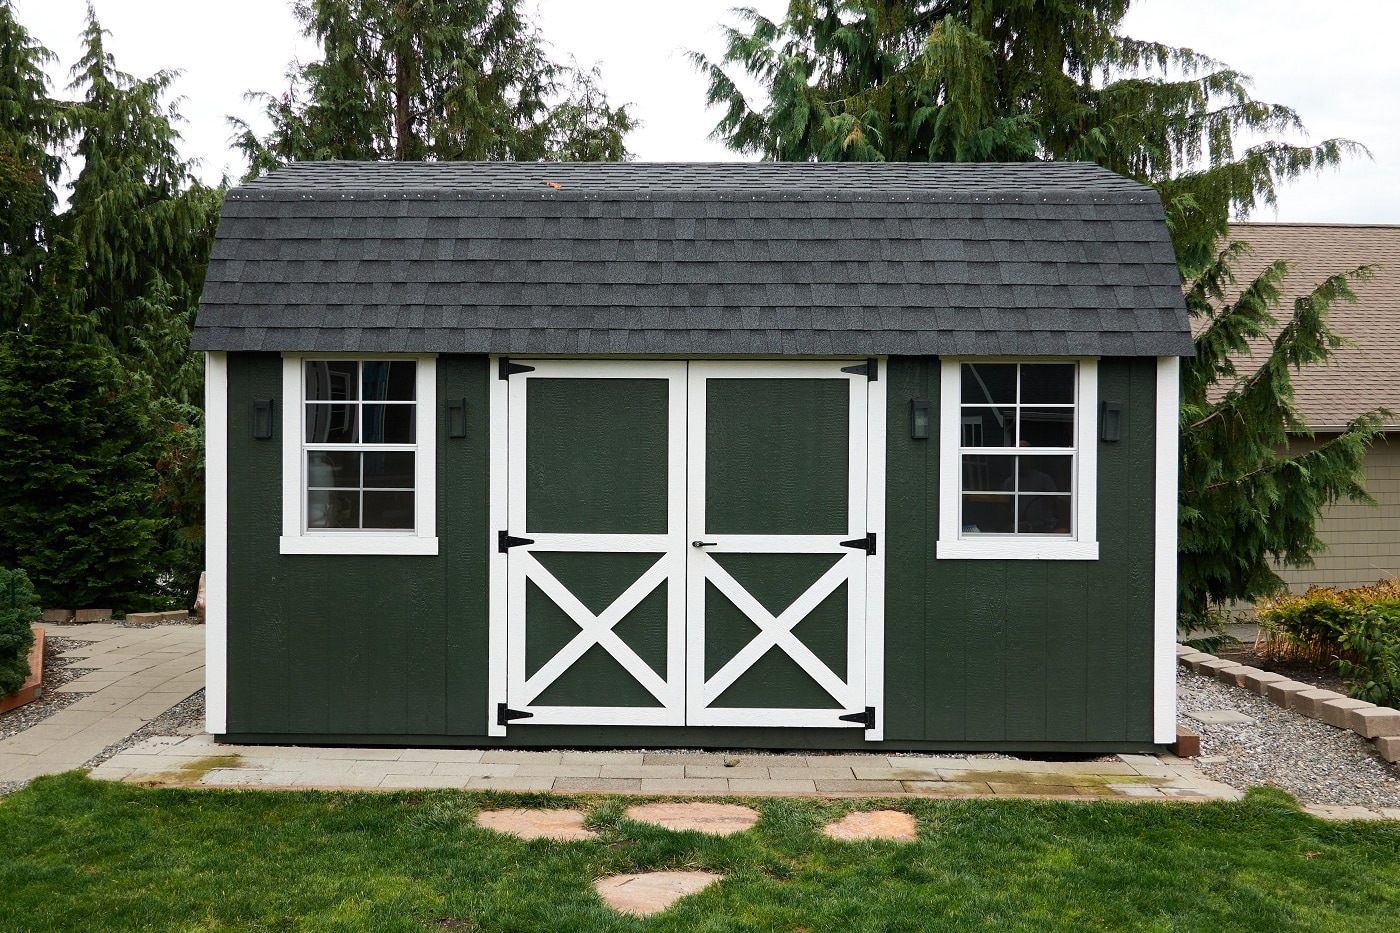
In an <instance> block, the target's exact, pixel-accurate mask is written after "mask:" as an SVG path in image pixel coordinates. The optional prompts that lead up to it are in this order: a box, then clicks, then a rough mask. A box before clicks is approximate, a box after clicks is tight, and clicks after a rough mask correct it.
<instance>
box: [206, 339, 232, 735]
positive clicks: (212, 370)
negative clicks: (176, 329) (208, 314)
mask: <svg viewBox="0 0 1400 933" xmlns="http://www.w3.org/2000/svg"><path fill="white" fill-rule="evenodd" d="M204 434H205V447H204V521H205V528H204V571H205V578H204V728H205V730H206V731H208V732H210V733H212V734H214V735H223V734H225V733H226V732H228V357H227V355H225V354H223V353H215V352H210V353H206V354H205V355H204Z"/></svg>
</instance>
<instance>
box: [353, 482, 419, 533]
mask: <svg viewBox="0 0 1400 933" xmlns="http://www.w3.org/2000/svg"><path fill="white" fill-rule="evenodd" d="M364 527H365V528H399V529H412V528H413V493H411V492H375V491H374V490H371V489H366V490H365V510H364Z"/></svg>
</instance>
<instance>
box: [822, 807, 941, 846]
mask: <svg viewBox="0 0 1400 933" xmlns="http://www.w3.org/2000/svg"><path fill="white" fill-rule="evenodd" d="M822 832H824V833H826V834H827V835H828V836H830V837H831V838H832V839H843V840H848V841H855V840H859V839H898V840H901V841H907V840H912V839H916V838H918V827H917V826H916V825H915V823H914V817H912V816H910V815H909V814H908V813H905V812H904V811H902V810H862V811H859V812H856V813H848V814H846V816H845V817H844V818H842V819H839V820H837V821H836V822H835V823H828V824H826V825H825V826H823V827H822Z"/></svg>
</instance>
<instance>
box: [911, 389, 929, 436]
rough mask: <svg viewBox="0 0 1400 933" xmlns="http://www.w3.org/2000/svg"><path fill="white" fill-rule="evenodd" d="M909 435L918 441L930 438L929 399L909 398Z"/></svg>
mask: <svg viewBox="0 0 1400 933" xmlns="http://www.w3.org/2000/svg"><path fill="white" fill-rule="evenodd" d="M909 436H910V437H912V438H913V439H914V440H916V441H926V440H928V399H926V398H914V399H910V400H909Z"/></svg>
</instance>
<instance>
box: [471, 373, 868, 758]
mask: <svg viewBox="0 0 1400 933" xmlns="http://www.w3.org/2000/svg"><path fill="white" fill-rule="evenodd" d="M874 365H875V364H874V362H873V361H871V362H870V363H864V364H863V363H859V362H825V361H822V362H806V361H803V362H782V363H751V362H719V361H715V362H690V363H686V362H632V361H627V362H622V361H548V360H541V361H529V362H528V363H524V364H521V363H518V362H516V363H506V362H504V361H502V369H501V376H502V379H503V380H504V398H503V399H501V403H502V404H503V406H504V408H505V409H506V410H505V412H504V414H505V417H506V422H507V434H508V438H509V440H508V444H507V450H506V458H505V460H506V462H505V463H504V464H503V466H504V468H505V473H506V483H505V490H504V493H505V495H504V499H505V515H504V522H503V524H504V526H505V527H504V528H503V529H502V530H500V531H499V532H498V536H499V540H498V541H497V542H495V543H496V544H497V545H498V554H499V556H498V558H497V564H496V568H497V572H498V573H499V572H500V571H501V565H502V564H504V578H505V580H504V583H505V585H504V592H503V593H502V592H501V590H500V589H499V588H498V589H497V594H498V595H500V596H504V603H505V611H504V616H505V618H504V627H505V637H504V639H503V642H504V644H503V645H502V644H499V642H500V641H502V640H500V639H498V645H497V650H496V651H495V652H494V654H495V655H496V656H494V657H493V658H492V664H493V666H497V665H503V666H504V669H505V676H504V677H503V678H501V677H497V678H494V680H495V689H496V690H497V691H503V692H504V697H501V696H500V695H499V693H498V694H497V696H495V697H493V701H494V703H493V711H492V712H493V714H494V715H493V720H494V728H493V731H495V732H497V734H500V733H501V732H503V731H504V727H505V726H506V725H507V724H510V725H512V726H524V725H528V724H580V725H669V726H681V725H688V726H808V727H847V728H858V729H865V730H867V735H870V736H872V737H875V736H878V735H879V734H880V732H881V731H882V730H880V729H878V728H877V724H876V721H875V719H876V716H877V713H878V707H879V705H880V704H879V702H878V698H877V697H876V696H874V693H875V692H876V691H877V690H878V688H879V682H878V681H879V677H878V674H876V675H875V676H874V677H872V676H871V671H870V667H871V665H872V662H874V663H878V662H879V660H880V659H879V657H878V655H879V645H880V637H879V636H880V623H881V620H880V618H879V616H880V614H881V612H880V603H881V601H880V599H879V598H878V593H876V592H872V586H874V587H875V588H876V589H877V590H878V588H879V584H880V574H879V567H880V561H879V558H878V546H879V540H878V537H879V536H878V533H877V531H878V529H877V528H876V524H877V521H875V520H876V519H879V518H880V517H881V516H879V515H874V514H872V509H871V503H872V500H876V501H878V500H879V499H880V498H882V497H880V496H872V489H871V487H872V482H871V475H870V474H871V473H872V472H873V471H879V470H880V469H882V466H883V457H882V455H880V449H882V447H883V438H882V437H881V438H872V436H871V424H870V422H871V421H872V419H871V417H870V412H871V411H872V409H874V410H876V411H879V410H880V409H879V408H877V407H876V406H877V404H878V400H876V399H874V397H873V396H874V390H873V389H872V386H873V385H874V382H873V381H872V378H871V377H872V376H873V375H875V374H874V373H872V372H871V369H872V368H873V366H874ZM874 420H875V421H876V422H877V423H878V422H879V421H880V418H878V417H877V418H876V419H874ZM872 441H878V443H877V444H873V443H872ZM872 453H873V454H874V456H873V457H872ZM876 485H878V478H877V483H876ZM498 488H499V487H498ZM497 624H499V615H498V616H497ZM502 653H503V654H504V657H500V655H501V654H502Z"/></svg>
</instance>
